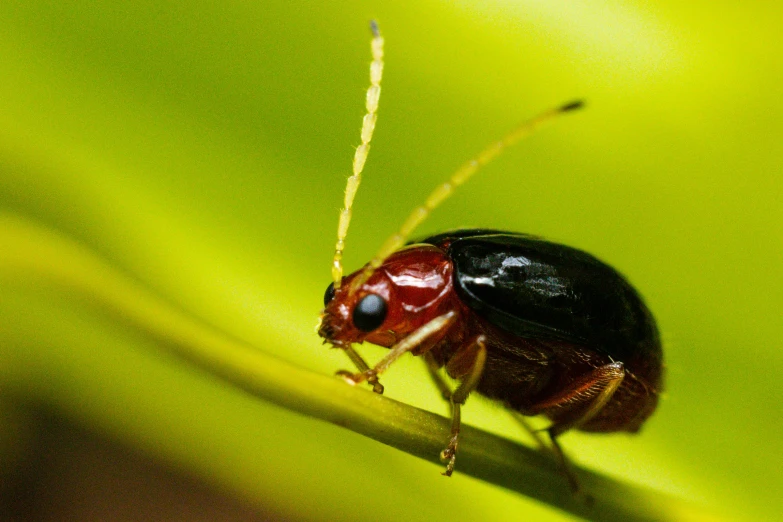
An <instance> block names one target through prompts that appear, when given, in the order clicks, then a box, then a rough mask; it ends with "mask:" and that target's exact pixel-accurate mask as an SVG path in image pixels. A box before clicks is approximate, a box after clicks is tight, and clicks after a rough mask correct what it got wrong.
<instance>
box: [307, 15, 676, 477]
mask: <svg viewBox="0 0 783 522" xmlns="http://www.w3.org/2000/svg"><path fill="white" fill-rule="evenodd" d="M373 35H374V37H373V40H372V49H373V58H374V60H373V63H372V66H371V73H370V77H371V87H370V89H369V91H368V93H367V111H368V114H367V115H366V116H365V118H364V125H363V128H362V145H361V146H360V147H359V148H358V149H357V151H356V156H355V159H354V175H353V176H351V177H350V178H349V179H348V186H347V188H346V197H345V208H344V209H343V211H342V213H341V215H340V223H339V226H338V240H337V246H336V249H335V250H336V251H335V256H334V263H333V269H332V276H333V282H332V283H331V284H330V285H329V287H328V288H327V291H326V295H325V296H324V306H325V308H324V311H323V313H322V315H321V323H320V327H319V335H320V336H321V337H323V338H324V340H325V342H329V343H331V344H332V345H333V346H335V347H337V348H341V349H343V350H344V351H345V352H346V353H347V354H348V356H349V357H350V359H351V360H352V361H353V362H354V364H355V365H356V367H357V368H358V370H359V371H358V372H357V373H351V372H346V371H342V372H339V373H340V374H341V375H342V376H343V377H344V378H345V379H346V380H347V381H349V382H350V383H353V384H356V383H359V382H362V381H367V382H368V383H369V384H371V385H372V386H373V389H374V390H375V391H376V392H377V393H382V392H383V386H381V384H380V383H379V381H378V375H379V374H380V373H381V372H383V371H384V370H385V369H386V368H388V367H389V366H390V365H391V364H392V363H393V362H394V361H395V360H397V359H398V358H399V357H400V356H401V355H403V354H405V353H407V352H410V353H412V354H413V355H416V356H421V357H422V358H423V359H424V361H425V362H426V364H427V367H428V369H429V370H430V373H431V375H432V377H433V379H434V380H435V383H436V384H437V386H438V388H439V389H440V391H441V392H442V394H443V396H444V397H445V398H446V399H447V400H449V402H450V404H451V406H452V435H451V438H450V440H449V441H448V445H447V447H446V449H445V450H443V452H442V454H441V458H442V459H443V460H444V462H446V471H445V472H444V474H445V475H451V473H452V471H453V470H454V463H455V459H456V453H457V449H458V445H459V428H460V407H461V405H462V404H463V403H464V402H465V400H466V399H467V397H468V395H469V394H470V393H471V392H472V391H477V392H478V393H480V394H482V395H484V396H486V397H489V398H491V399H494V400H498V401H501V402H502V403H503V404H504V405H506V406H507V407H508V408H510V409H511V410H513V411H515V412H518V413H520V414H522V415H544V416H546V417H547V418H549V419H550V420H551V421H552V424H551V426H550V427H549V428H548V429H547V432H548V433H549V435H550V439H551V442H552V449H553V451H554V452H555V455H556V456H557V457H558V459H559V461H560V464H561V466H562V468H563V470H564V471H565V473H566V475H567V476H568V479H569V482H570V484H571V486H572V488H573V489H574V490H578V487H579V486H578V482H577V480H576V478H575V477H574V476H573V474H572V473H571V472H570V471H569V469H568V466H567V464H566V459H565V457H564V455H563V452H562V451H561V449H560V446H559V444H558V442H557V437H558V436H559V435H560V434H562V433H564V432H565V431H567V430H570V429H579V430H583V431H591V432H614V431H627V432H636V431H638V430H639V428H640V427H641V425H642V423H643V422H644V421H645V420H646V419H647V418H648V417H649V416H650V415H651V414H652V412H653V411H654V410H655V407H656V405H657V402H658V394H659V393H660V390H661V386H662V374H663V356H662V350H661V344H660V340H659V336H658V330H657V328H656V325H655V320H654V319H653V316H652V314H651V313H650V311H649V309H648V308H647V307H646V306H645V304H644V302H643V300H642V298H641V297H640V296H639V294H638V293H637V292H636V290H635V289H634V288H633V287H632V286H631V285H630V284H629V283H628V282H627V281H626V279H625V278H624V277H623V276H622V275H620V274H619V273H618V272H617V271H616V270H614V269H613V268H612V267H610V266H609V265H607V264H605V263H603V262H601V261H599V260H598V259H596V258H595V257H593V256H592V255H590V254H588V253H586V252H583V251H581V250H577V249H575V248H571V247H568V246H565V245H560V244H557V243H552V242H549V241H545V240H543V239H539V238H535V237H533V236H529V235H524V234H518V233H512V232H504V231H498V230H486V229H464V230H456V231H452V232H446V233H443V234H438V235H435V236H431V237H428V238H425V239H422V240H420V241H415V242H413V243H412V244H407V245H406V240H407V238H408V237H409V235H410V233H411V232H412V231H413V230H414V229H415V228H416V226H417V225H418V224H419V223H421V221H423V220H424V219H425V218H426V217H427V215H429V213H430V212H431V211H432V210H433V209H434V208H435V207H436V206H438V205H439V204H440V203H441V202H442V201H443V200H444V199H445V198H446V197H448V196H449V195H450V194H451V193H452V191H453V190H454V188H455V187H456V186H458V185H461V184H462V183H464V182H465V181H466V180H467V179H468V178H469V177H470V176H472V175H473V174H474V173H475V172H476V171H477V170H478V169H479V168H480V167H481V166H483V165H485V164H486V163H488V162H489V161H491V160H492V159H493V158H494V157H495V156H497V155H498V154H499V153H500V152H501V151H502V150H503V149H504V148H505V147H507V146H508V145H511V144H512V143H514V142H516V141H518V140H519V139H521V138H522V137H524V136H527V135H528V134H530V133H531V132H532V131H533V130H535V128H536V127H538V126H539V125H540V124H542V123H544V122H545V121H548V120H550V119H552V118H553V117H555V116H557V115H559V114H562V113H564V112H567V111H571V110H573V109H576V108H578V107H580V106H581V103H580V102H575V103H570V104H567V105H565V106H562V107H560V108H558V109H554V110H551V111H548V112H546V113H543V114H542V115H540V116H538V117H536V118H534V119H532V120H530V121H529V122H526V123H524V124H522V125H521V126H519V127H518V128H517V129H515V130H514V131H512V132H511V133H510V134H509V135H508V136H506V137H505V138H503V139H502V140H501V141H499V142H497V143H494V144H492V145H491V146H490V147H488V148H487V149H485V150H484V151H483V152H482V153H480V154H479V155H478V156H477V157H476V158H475V159H473V160H471V161H469V162H468V163H466V164H465V165H464V166H463V167H462V168H461V169H460V170H458V171H457V172H456V173H455V174H454V175H453V176H452V177H451V179H449V181H447V182H446V183H444V184H442V185H440V186H439V187H438V188H437V189H436V190H435V191H434V192H433V193H432V194H431V195H430V197H429V198H428V199H427V201H426V202H425V204H424V205H423V206H421V207H419V208H417V209H416V210H414V212H413V213H412V214H411V215H410V217H409V218H408V219H407V220H406V221H405V223H404V225H403V226H402V228H401V229H400V231H399V232H398V233H397V234H395V235H393V236H392V237H391V238H389V240H387V241H386V243H385V244H384V245H383V246H382V248H381V249H380V251H379V252H378V253H377V254H376V256H375V257H374V258H373V259H372V260H371V261H370V262H369V263H368V264H367V265H366V266H365V267H364V268H362V269H361V270H359V271H357V272H355V273H353V274H351V275H349V276H346V277H343V276H342V264H341V259H342V251H343V248H344V242H345V237H346V233H347V230H348V223H349V222H350V216H351V207H352V203H353V198H354V196H355V194H356V190H357V188H358V185H359V183H360V181H361V171H362V168H363V166H364V161H365V160H366V157H367V151H368V150H369V142H370V139H371V137H372V131H373V128H374V125H375V120H376V111H377V107H378V98H379V95H380V81H381V75H382V70H383V62H382V58H383V39H382V38H381V36H380V34H379V32H378V29H377V26H375V25H373ZM365 341H368V342H370V343H373V344H377V345H380V346H384V347H387V348H390V349H391V351H390V352H389V354H388V355H387V356H386V357H384V358H383V359H382V360H381V361H380V362H379V363H378V364H376V365H375V366H374V367H372V368H371V367H369V366H368V365H367V363H365V362H364V360H363V359H362V358H361V356H359V354H358V353H356V351H355V350H354V349H353V347H352V345H353V344H357V343H363V342H365ZM444 367H445V370H446V373H447V374H448V375H449V376H450V377H452V378H453V379H457V380H458V381H459V385H458V387H457V389H456V390H454V391H452V390H450V388H449V386H448V385H447V384H446V383H445V381H444V380H443V379H442V378H441V376H440V374H439V370H440V369H441V368H444Z"/></svg>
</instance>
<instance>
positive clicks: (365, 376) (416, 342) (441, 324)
mask: <svg viewBox="0 0 783 522" xmlns="http://www.w3.org/2000/svg"><path fill="white" fill-rule="evenodd" d="M456 318H457V312H454V311H451V312H448V313H445V314H443V315H439V316H438V317H436V318H435V319H433V320H431V321H429V322H427V323H425V324H423V325H422V326H420V327H419V328H418V329H417V330H415V331H414V332H413V333H411V334H410V335H408V336H407V337H406V338H405V339H403V340H402V341H400V342H398V343H397V344H395V345H394V346H392V348H391V350H390V351H389V353H388V354H386V357H384V358H383V359H381V360H380V361H379V362H378V364H376V365H375V367H373V368H369V369H367V370H363V371H361V372H359V373H354V374H350V373H348V372H345V373H340V375H341V376H342V378H343V379H345V380H346V381H348V382H349V383H350V384H358V383H360V382H364V381H368V382H373V380H375V382H377V380H378V375H379V374H381V373H382V372H384V371H386V369H387V368H388V367H389V366H391V365H392V364H393V363H394V361H396V360H397V359H399V358H400V357H401V356H402V355H404V354H405V353H407V352H410V351H412V350H415V349H416V348H418V347H419V346H420V345H421V344H422V343H424V341H426V340H427V339H429V338H430V337H431V336H436V335H438V334H440V335H444V334H445V333H446V330H447V329H448V327H449V326H451V325H452V324H453V323H454V320H455V319H456Z"/></svg>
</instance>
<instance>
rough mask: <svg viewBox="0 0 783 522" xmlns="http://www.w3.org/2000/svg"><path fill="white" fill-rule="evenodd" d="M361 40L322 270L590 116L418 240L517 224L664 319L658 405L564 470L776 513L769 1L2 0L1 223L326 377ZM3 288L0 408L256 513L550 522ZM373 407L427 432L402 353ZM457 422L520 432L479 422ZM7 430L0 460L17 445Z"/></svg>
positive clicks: (571, 445) (777, 76) (418, 387)
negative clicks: (49, 240)
mask: <svg viewBox="0 0 783 522" xmlns="http://www.w3.org/2000/svg"><path fill="white" fill-rule="evenodd" d="M370 18H377V19H378V20H379V22H380V23H381V27H382V30H383V32H384V35H385V37H386V43H387V53H386V69H385V78H384V83H383V95H382V98H381V108H380V111H379V121H378V128H377V131H376V134H375V138H374V142H373V148H372V152H371V154H370V158H369V161H368V164H367V169H366V172H365V180H364V183H363V185H362V188H361V191H360V193H359V196H358V199H357V203H356V207H355V214H354V222H353V226H352V229H351V233H350V235H349V238H348V249H347V253H346V266H347V268H348V269H349V270H351V269H355V268H357V267H358V266H360V264H362V263H363V262H364V261H366V260H367V259H368V258H369V257H370V256H371V255H372V253H373V252H374V251H375V250H376V249H377V247H378V246H379V244H380V242H381V241H382V240H383V239H384V238H385V237H386V236H387V235H388V234H390V233H391V232H392V231H393V230H394V229H395V228H396V227H397V226H398V225H399V224H400V223H401V222H402V220H403V219H404V217H405V216H406V215H407V212H408V211H409V210H410V209H411V208H413V206H414V205H416V204H418V203H419V202H420V201H421V200H422V198H423V197H424V196H425V194H426V193H427V192H428V191H429V190H430V188H432V187H434V186H435V184H436V183H438V182H439V181H442V180H443V179H445V177H446V176H448V175H449V174H450V173H451V172H452V171H453V170H454V169H455V168H456V167H457V166H459V164H460V163H461V162H463V161H464V160H466V159H467V158H468V157H469V156H470V155H471V154H473V153H475V152H476V151H478V150H479V149H480V148H482V147H483V146H484V145H486V144H487V143H488V142H489V140H491V139H494V138H497V137H499V136H500V135H502V134H503V133H504V132H505V131H506V130H508V129H510V128H511V127H513V126H514V125H515V124H516V123H517V122H518V121H519V120H521V119H522V118H524V117H527V116H530V115H532V114H533V113H535V112H537V111H539V110H541V109H544V108H547V107H550V106H552V105H554V104H558V103H561V102H563V101H567V100H570V99H572V98H574V97H584V98H585V99H586V100H587V101H588V104H589V106H588V109H587V110H585V111H583V112H581V113H579V114H576V115H574V116H572V117H569V118H567V119H565V120H563V121H560V122H558V124H557V125H555V126H552V127H551V128H548V129H546V130H545V131H542V132H541V133H539V134H537V135H536V136H534V137H533V138H531V139H530V140H528V141H527V142H525V143H524V144H521V145H520V146H518V147H516V148H515V149H513V150H511V151H509V152H508V153H507V154H506V155H504V156H503V157H502V158H500V159H498V160H497V161H496V162H495V163H494V164H492V165H491V166H490V167H488V168H487V169H486V170H485V171H484V172H482V174H481V175H480V176H478V177H477V178H476V179H474V180H472V181H471V182H470V184H469V186H467V187H466V188H465V189H464V190H462V191H461V192H459V193H457V194H456V195H455V196H454V198H453V199H451V200H450V201H449V202H448V203H447V204H446V205H444V206H443V207H442V208H440V209H438V211H437V212H436V213H435V215H433V216H432V219H431V220H430V221H428V222H427V223H426V224H425V225H424V226H423V229H422V230H421V232H423V233H427V232H432V231H437V230H441V229H445V228H453V227H457V226H482V227H499V228H506V229H512V230H519V231H527V232H531V233H534V234H538V235H542V236H545V237H548V238H552V239H555V240H559V241H562V242H565V243H568V244H571V245H574V246H577V247H581V248H584V249H586V250H589V251H590V252H593V253H595V254H596V255H598V256H600V257H602V258H603V259H605V260H607V261H609V262H611V263H612V264H613V265H614V266H616V267H617V268H619V269H620V270H621V271H622V272H624V273H625V274H626V275H627V276H628V277H629V278H630V279H631V280H632V281H633V282H634V283H635V284H636V286H637V287H638V288H639V289H641V291H642V293H643V294H644V296H645V298H646V299H647V301H648V303H649V305H650V307H651V308H652V310H653V311H654V312H655V314H656V316H657V317H658V320H659V325H660V328H661V330H662V334H663V338H664V341H665V353H666V360H667V393H666V396H665V398H664V400H663V401H662V402H661V405H660V408H659V411H658V412H657V413H656V415H655V416H654V417H653V418H652V419H651V420H650V421H649V423H648V425H647V426H646V428H645V430H644V431H643V433H642V434H641V435H640V436H637V437H627V436H623V435H616V436H589V435H583V434H570V435H568V436H567V437H565V438H564V439H563V443H564V445H565V446H566V447H567V448H568V450H569V452H570V453H571V454H572V455H573V456H574V458H575V459H576V460H578V461H579V462H580V463H582V464H584V465H586V466H589V467H592V468H594V469H597V470H601V471H602V472H605V473H606V474H609V475H613V476H617V477H621V478H623V479H625V480H629V481H635V482H638V483H643V484H647V485H650V486H651V487H653V488H657V489H660V490H663V491H667V492H671V493H675V494H677V495H679V496H682V497H684V498H687V499H691V500H693V501H694V502H699V503H703V504H706V505H707V506H709V508H710V509H711V510H712V511H714V512H716V513H719V514H723V515H725V516H726V517H729V518H739V519H747V520H757V519H760V518H763V519H770V518H775V517H777V516H779V515H780V505H781V504H780V498H781V495H783V489H782V488H781V485H782V484H783V478H781V473H780V469H781V465H783V459H781V457H780V455H781V453H783V442H782V441H783V436H781V433H782V432H783V419H782V418H781V415H780V413H781V411H783V393H781V391H780V378H781V376H783V349H782V348H781V339H782V338H783V328H781V309H783V291H782V290H783V284H782V283H783V281H782V279H783V278H782V277H781V261H782V257H783V256H781V254H782V253H783V241H782V239H783V237H782V234H781V227H780V224H781V218H783V211H782V210H781V196H783V182H781V163H782V162H783V145H782V143H783V140H782V138H783V118H782V117H783V88H781V85H783V40H781V36H780V21H781V19H783V8H781V7H780V4H779V3H776V2H753V3H745V4H742V5H740V4H739V3H734V2H717V3H716V2H706V1H701V0H700V1H697V2H689V3H687V4H685V3H682V2H675V1H665V2H657V3H650V2H642V1H637V2H631V1H624V2H587V1H576V2H545V1H540V0H532V1H519V2H517V1H511V0H506V1H501V0H485V1H473V2H470V1H457V2H443V1H441V2H438V1H432V0H425V1H421V2H417V3H415V4H409V3H404V2H383V3H381V2H339V3H328V2H322V3H297V2H234V1H224V2H214V3H212V2H203V1H199V0H197V1H191V2H168V1H165V0H164V1H156V2H134V3H120V2H84V1H80V2H72V1H67V0H66V1H61V2H55V3H50V2H38V1H31V0H28V1H25V2H18V1H15V0H4V1H3V2H2V3H0V26H2V28H3V29H2V31H0V210H3V211H5V212H10V213H13V214H17V215H21V216H24V217H26V218H28V219H30V220H32V221H34V222H36V223H38V224H40V225H43V226H47V227H49V228H51V229H53V230H55V231H57V232H59V233H61V234H63V235H65V236H68V237H71V238H74V239H76V240H77V241H79V242H81V243H83V244H84V245H86V246H88V247H89V248H90V249H91V250H92V251H94V252H95V253H97V254H98V255H100V256H101V257H102V258H104V259H106V260H107V261H108V262H109V263H111V264H112V265H114V266H116V267H118V268H120V269H122V270H124V271H125V272H126V273H127V274H129V275H130V276H131V277H133V278H135V279H136V280H137V281H138V282H139V284H141V285H144V286H146V287H147V288H149V289H151V290H152V291H154V292H156V293H157V294H159V295H160V296H161V298H162V299H166V300H168V301H170V302H172V303H174V304H175V305H176V306H178V307H181V308H182V309H184V310H186V311H187V312H188V313H190V314H191V315H192V316H193V317H194V318H199V319H202V320H205V321H206V322H208V323H210V324H213V325H215V326H217V327H219V328H221V329H223V330H225V331H227V332H230V333H231V334H233V335H235V336H237V337H239V338H241V339H244V340H247V341H248V342H250V343H251V344H253V345H254V346H257V347H259V349H262V350H264V351H265V352H267V353H270V354H274V355H276V356H279V357H280V358H283V359H285V360H287V361H291V362H293V363H295V364H298V365H301V366H305V367H307V368H310V369H313V370H315V371H319V372H323V373H332V372H334V371H335V370H336V369H339V368H342V367H345V366H346V363H347V361H346V360H344V359H343V358H342V357H343V356H342V354H339V353H336V352H335V351H329V350H327V349H325V348H324V347H322V346H321V343H320V341H319V339H317V337H316V335H315V333H314V331H313V325H314V323H315V321H316V316H317V314H318V312H319V306H320V303H321V296H322V294H323V290H324V288H325V286H326V284H327V283H328V282H329V263H330V258H331V254H332V248H333V241H334V235H335V227H336V218H337V212H338V209H339V206H340V204H341V200H342V196H341V194H342V190H343V186H344V180H345V177H346V176H347V175H348V174H349V170H350V161H351V156H352V152H353V149H352V147H354V146H356V145H357V144H358V134H359V127H360V121H361V117H362V115H363V96H364V90H365V89H366V87H367V74H368V72H367V64H368V63H369V36H368V31H367V21H368V19H370ZM2 255H3V254H2V251H0V256H2ZM18 283H19V281H15V282H14V284H11V283H9V282H8V281H5V282H3V283H0V316H2V322H1V323H0V400H2V401H4V402H5V403H7V404H12V403H20V402H21V403H25V404H35V405H43V406H44V407H46V408H51V409H52V410H54V411H55V412H57V414H58V415H62V416H64V417H66V418H69V419H71V420H72V421H73V422H76V423H78V424H80V425H83V426H87V427H88V428H89V429H90V430H93V431H95V432H97V433H99V434H101V435H102V436H104V437H107V438H109V439H111V440H115V441H119V442H120V443H122V444H126V445H128V446H130V447H132V448H135V449H137V450H141V451H142V452H144V453H146V454H148V455H150V456H151V457H154V458H157V459H161V460H162V461H163V462H166V463H167V464H168V465H171V466H174V467H177V468H181V469H182V470H185V471H186V472H187V473H191V474H194V475H196V476H199V477H201V478H202V479H203V480H204V481H206V482H207V483H209V484H212V485H215V486H217V487H218V488H220V489H222V490H225V491H227V492H228V493H229V494H231V495H233V496H236V497H240V498H242V499H245V500H248V501H249V502H251V503H253V504H255V505H258V506H263V508H264V509H265V510H268V511H270V512H274V513H277V514H278V516H280V517H290V518H294V517H297V518H302V519H309V520H335V519H351V520H366V519H368V518H370V519H377V520H399V519H403V518H405V519H411V520H437V519H444V518H448V519H449V520H454V521H458V520H484V519H486V520H495V519H497V520H501V519H512V518H517V517H523V516H524V517H528V518H529V519H537V520H540V519H547V520H562V519H567V517H566V516H565V515H562V514H561V513H559V512H557V511H554V510H552V509H551V508H547V507H545V506H541V505H538V504H536V503H534V502H532V501H529V500H527V499H525V498H522V497H520V496H518V495H516V494H514V493H511V492H507V491H505V490H501V489H498V488H495V487H491V486H488V485H486V484H483V483H481V482H479V481H477V480H474V479H472V478H470V477H466V476H464V475H460V474H459V473H457V474H456V475H455V477H453V478H452V479H451V480H446V479H444V478H443V477H441V476H440V474H439V473H438V471H439V469H438V468H437V467H436V466H434V465H432V464H429V463H426V462H423V461H420V460H417V459H415V458H414V457H411V456H409V455H406V454H404V453H401V452H398V451H396V450H393V449H391V448H388V447H385V446H382V445H380V444H378V443H376V442H373V441H371V440H369V439H365V438H363V437H361V436H358V435H355V434H353V433H351V432H348V431H346V430H342V429H340V428H337V427H334V426H330V425H326V424H323V423H320V422H317V421H314V420H312V419H309V418H304V417H301V416H298V415H296V414H293V413H290V412H287V411H284V410H282V409H279V408H277V407H275V406H272V405H269V404H265V403H263V402H260V401H258V400H254V399H252V398H250V397H248V396H247V395H245V394H243V393H240V392H237V391H235V390H233V389H232V388H230V387H229V386H227V385H225V384H223V383H220V382H218V381H216V380H215V379H214V378H212V377H210V376H208V375H206V374H204V372H202V371H199V370H197V369H194V368H191V367H190V366H188V365H186V364H184V363H181V362H179V361H177V360H174V359H172V358H170V357H167V356H164V355H160V349H159V347H157V346H155V345H154V344H153V343H151V342H150V341H149V340H148V339H147V338H145V337H144V336H143V335H141V334H140V333H138V332H134V331H133V330H130V329H128V328H127V327H125V326H123V325H119V324H116V323H115V322H113V321H111V320H110V319H108V318H107V317H105V316H103V315H102V314H100V313H96V311H95V310H94V309H92V308H90V307H87V306H85V305H84V304H82V303H81V302H80V301H78V300H75V299H73V298H71V297H69V296H68V295H67V294H62V293H58V292H53V291H52V290H50V289H49V288H47V287H42V286H37V285H34V284H31V285H24V284H22V285H19V284H18ZM362 353H364V354H365V355H366V356H367V358H368V359H370V360H375V359H377V357H379V356H380V355H381V354H382V353H383V352H382V350H380V349H377V348H373V347H363V351H362ZM384 384H385V385H386V388H387V394H388V395H389V396H391V397H393V398H397V399H400V400H403V401H405V402H409V403H411V404H415V405H417V406H422V407H426V408H431V409H433V410H434V411H438V412H443V413H445V408H444V406H443V405H442V404H441V403H440V400H439V399H438V397H437V396H436V393H435V392H434V390H433V389H432V386H431V384H430V383H429V381H428V379H427V377H426V373H425V371H424V370H423V367H422V365H421V364H420V363H419V362H418V361H416V360H414V359H412V358H410V360H405V361H403V362H401V363H399V365H397V366H395V367H394V368H392V369H391V370H390V371H389V373H388V376H387V378H386V379H385V381H384ZM464 419H465V421H466V422H467V423H469V424H472V425H476V426H480V427H482V428H485V429H488V430H492V431H496V432H498V433H501V434H503V435H505V436H508V437H509V438H514V439H520V440H521V439H522V436H521V434H520V433H519V430H518V428H517V427H516V426H515V425H514V423H513V421H511V420H510V419H509V418H508V417H507V416H506V415H504V414H503V412H502V411H501V410H500V409H499V408H498V407H496V406H494V405H492V404H488V403H486V402H484V401H482V400H479V399H473V398H472V399H471V401H470V402H469V404H468V406H467V407H466V409H465V412H464ZM7 420H8V419H7ZM4 426H5V428H4ZM9 426H11V423H10V421H9V422H4V423H3V424H0V441H2V440H5V441H6V442H5V443H3V444H0V459H3V460H5V461H6V463H8V462H11V461H12V460H13V456H14V455H15V454H16V453H17V452H19V451H22V450H23V448H22V447H23V446H24V444H20V443H19V441H17V442H16V443H14V442H13V440H14V439H13V438H11V437H10V432H11V429H10V428H9ZM4 431H5V435H4ZM0 464H2V461H0ZM368 513H371V514H372V516H369V517H368ZM530 517H533V518H530Z"/></svg>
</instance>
